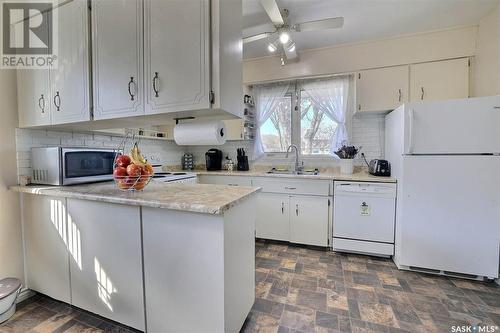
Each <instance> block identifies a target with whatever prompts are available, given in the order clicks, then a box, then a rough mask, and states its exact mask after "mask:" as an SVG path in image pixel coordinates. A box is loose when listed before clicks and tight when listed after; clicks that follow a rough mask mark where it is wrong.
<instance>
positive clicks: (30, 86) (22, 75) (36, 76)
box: [15, 13, 50, 127]
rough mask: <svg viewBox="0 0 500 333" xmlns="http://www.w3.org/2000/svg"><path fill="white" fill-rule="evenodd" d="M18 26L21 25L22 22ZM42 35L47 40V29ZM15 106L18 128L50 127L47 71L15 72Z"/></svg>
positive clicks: (26, 70)
mask: <svg viewBox="0 0 500 333" xmlns="http://www.w3.org/2000/svg"><path fill="white" fill-rule="evenodd" d="M42 15H43V16H44V17H43V20H47V13H44V14H42ZM18 24H19V25H21V24H23V22H20V23H18ZM42 27H45V28H46V27H47V26H46V25H43V26H42ZM18 29H21V27H19V28H16V29H15V31H18ZM40 33H42V32H40ZM43 33H44V34H45V35H46V36H47V37H46V38H48V34H49V32H48V29H47V28H46V29H44V30H43ZM17 104H18V112H19V126H20V127H29V126H36V125H50V92H49V70H48V69H19V70H18V71H17Z"/></svg>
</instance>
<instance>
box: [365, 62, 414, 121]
mask: <svg viewBox="0 0 500 333" xmlns="http://www.w3.org/2000/svg"><path fill="white" fill-rule="evenodd" d="M356 98H357V101H358V103H357V104H358V106H357V110H358V111H360V112H383V111H390V110H394V109H395V108H397V107H398V106H400V105H401V104H403V103H405V102H407V101H408V66H396V67H386V68H377V69H370V70H366V71H362V72H359V73H358V74H357V80H356Z"/></svg>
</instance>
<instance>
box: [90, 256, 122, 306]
mask: <svg viewBox="0 0 500 333" xmlns="http://www.w3.org/2000/svg"><path fill="white" fill-rule="evenodd" d="M94 270H95V276H96V279H97V291H98V294H99V298H100V299H101V301H102V302H103V303H104V304H105V305H106V306H107V307H108V309H109V310H110V311H113V306H112V305H111V295H112V294H113V293H116V292H117V290H116V288H115V287H114V285H113V282H112V281H111V280H110V279H109V277H108V275H107V274H106V271H105V270H104V269H103V268H102V267H101V263H100V262H99V260H97V258H95V257H94Z"/></svg>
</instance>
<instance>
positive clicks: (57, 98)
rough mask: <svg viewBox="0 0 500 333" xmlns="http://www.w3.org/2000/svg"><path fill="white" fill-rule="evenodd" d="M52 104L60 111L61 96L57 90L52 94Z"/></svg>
mask: <svg viewBox="0 0 500 333" xmlns="http://www.w3.org/2000/svg"><path fill="white" fill-rule="evenodd" d="M54 105H55V106H56V111H60V107H61V96H59V91H58V92H56V95H55V96H54Z"/></svg>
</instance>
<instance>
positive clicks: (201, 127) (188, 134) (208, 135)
mask: <svg viewBox="0 0 500 333" xmlns="http://www.w3.org/2000/svg"><path fill="white" fill-rule="evenodd" d="M226 136H227V132H226V125H225V124H224V122H223V121H221V120H219V121H206V122H194V123H185V124H178V125H176V126H175V127H174V140H175V143H177V144H178V145H181V146H206V145H211V146H213V145H223V144H224V143H226Z"/></svg>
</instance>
